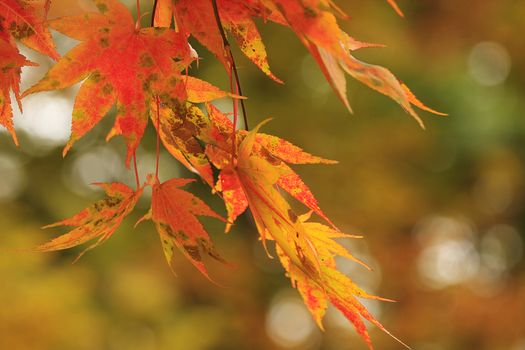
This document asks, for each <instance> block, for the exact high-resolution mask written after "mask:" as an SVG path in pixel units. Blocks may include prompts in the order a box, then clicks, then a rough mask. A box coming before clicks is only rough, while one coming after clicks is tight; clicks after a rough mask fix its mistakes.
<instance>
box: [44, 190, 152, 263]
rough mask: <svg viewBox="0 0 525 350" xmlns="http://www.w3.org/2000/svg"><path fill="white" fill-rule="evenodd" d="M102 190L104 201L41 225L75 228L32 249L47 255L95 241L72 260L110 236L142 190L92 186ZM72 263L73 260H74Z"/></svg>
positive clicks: (129, 210)
mask: <svg viewBox="0 0 525 350" xmlns="http://www.w3.org/2000/svg"><path fill="white" fill-rule="evenodd" d="M96 185H98V186H100V187H102V188H103V189H104V191H105V192H106V196H107V197H106V198H105V199H102V200H100V201H98V202H96V203H95V204H93V205H92V206H90V207H88V208H86V209H84V210H82V211H81V212H79V213H78V214H76V215H75V216H73V217H71V218H68V219H65V220H62V221H59V222H57V223H54V224H51V225H47V226H44V228H51V227H57V226H75V228H74V229H73V230H72V231H70V232H68V233H66V234H64V235H62V236H59V237H57V238H55V239H53V240H51V241H50V242H48V243H44V244H42V245H39V246H38V247H36V248H34V250H35V251H38V252H49V251H55V250H62V249H68V248H72V247H76V246H78V245H80V244H83V243H86V242H88V241H90V240H93V239H96V238H98V239H97V240H96V242H95V243H93V244H92V245H90V246H89V247H88V248H86V249H85V250H84V251H83V252H82V253H81V254H80V255H79V256H78V257H77V259H76V260H78V259H79V258H80V257H81V256H82V255H83V254H84V253H85V252H87V251H88V250H91V249H93V248H95V247H97V246H98V245H100V244H101V243H103V242H104V241H106V240H107V239H108V238H109V237H111V236H112V235H113V233H114V232H115V230H116V229H117V228H118V227H119V226H120V224H121V223H122V220H123V219H124V218H125V217H126V216H127V215H128V214H129V213H130V212H131V211H132V210H133V208H134V207H135V204H137V201H138V200H139V198H140V196H141V194H142V188H140V189H139V190H137V191H133V189H131V188H129V187H128V186H126V185H124V184H121V183H117V182H114V183H99V184H96ZM76 260H75V261H76Z"/></svg>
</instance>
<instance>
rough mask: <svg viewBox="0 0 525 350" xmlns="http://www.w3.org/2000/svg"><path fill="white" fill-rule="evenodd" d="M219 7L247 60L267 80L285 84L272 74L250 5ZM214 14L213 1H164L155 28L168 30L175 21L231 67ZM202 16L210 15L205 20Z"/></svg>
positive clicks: (227, 0) (230, 0)
mask: <svg viewBox="0 0 525 350" xmlns="http://www.w3.org/2000/svg"><path fill="white" fill-rule="evenodd" d="M217 7H218V12H219V16H220V19H221V22H222V24H223V25H224V29H225V30H226V31H227V32H229V33H230V34H231V35H232V36H233V38H234V39H235V41H236V42H237V44H238V45H239V48H240V49H241V51H242V52H243V53H244V54H245V55H246V57H247V58H248V59H249V60H251V61H252V62H253V63H254V64H255V65H257V66H258V67H259V68H260V69H261V70H262V71H263V72H264V73H265V74H266V75H267V76H269V77H270V78H272V79H273V80H275V81H276V82H279V83H282V81H281V80H280V79H278V78H277V77H276V76H275V75H274V74H273V73H272V72H271V70H270V66H269V64H268V56H267V53H266V48H265V46H264V43H263V41H262V38H261V35H260V33H259V31H258V29H257V26H256V24H255V22H254V21H253V19H252V15H253V9H252V8H251V7H250V5H248V4H246V2H245V1H236V0H222V1H221V0H219V1H217ZM213 12H214V10H213V6H212V2H211V1H210V0H178V1H176V2H175V3H173V2H172V1H169V0H161V1H159V2H158V3H157V9H156V13H155V26H159V27H169V26H170V24H171V19H172V18H173V17H175V19H176V25H177V28H178V29H180V30H182V31H185V32H188V33H190V34H191V35H192V36H193V37H195V38H196V39H197V40H198V41H199V42H200V43H201V44H202V45H204V46H205V47H207V48H208V49H209V50H210V51H211V52H212V53H213V54H214V55H215V56H216V57H217V58H218V59H219V60H220V61H221V62H222V63H223V64H224V65H225V66H226V67H229V65H230V62H229V58H228V57H229V56H228V53H227V50H226V48H225V46H224V44H225V43H224V40H223V38H222V36H221V34H220V29H219V28H218V26H217V21H216V19H215V17H214V16H213V15H212V14H213ZM203 13H207V14H210V15H207V16H203V15H202V14H203Z"/></svg>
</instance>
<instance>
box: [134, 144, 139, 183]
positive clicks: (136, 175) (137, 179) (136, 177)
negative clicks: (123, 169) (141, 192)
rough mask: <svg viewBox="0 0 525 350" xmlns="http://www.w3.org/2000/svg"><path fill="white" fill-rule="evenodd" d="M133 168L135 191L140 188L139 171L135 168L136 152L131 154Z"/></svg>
mask: <svg viewBox="0 0 525 350" xmlns="http://www.w3.org/2000/svg"><path fill="white" fill-rule="evenodd" d="M133 168H135V182H136V184H137V190H138V189H139V188H140V179H139V169H138V167H137V152H136V151H135V152H133Z"/></svg>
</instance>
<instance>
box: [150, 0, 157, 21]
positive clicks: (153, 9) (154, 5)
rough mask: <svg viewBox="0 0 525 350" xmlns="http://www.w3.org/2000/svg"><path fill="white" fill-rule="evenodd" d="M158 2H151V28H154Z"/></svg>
mask: <svg viewBox="0 0 525 350" xmlns="http://www.w3.org/2000/svg"><path fill="white" fill-rule="evenodd" d="M157 5H158V0H153V8H152V9H151V26H152V27H155V14H156V13H157Z"/></svg>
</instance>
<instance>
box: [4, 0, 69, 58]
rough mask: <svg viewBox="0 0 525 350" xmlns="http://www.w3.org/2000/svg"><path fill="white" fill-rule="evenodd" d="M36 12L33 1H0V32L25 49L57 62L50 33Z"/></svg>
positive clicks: (57, 56)
mask: <svg viewBox="0 0 525 350" xmlns="http://www.w3.org/2000/svg"><path fill="white" fill-rule="evenodd" d="M41 7H42V10H43V9H44V8H43V6H41ZM38 10H39V9H38V7H37V5H35V3H34V1H29V0H0V32H3V31H5V32H8V33H9V34H10V35H11V36H12V38H13V39H16V40H20V41H21V42H22V43H23V44H24V45H26V46H27V47H30V48H32V49H33V50H36V51H38V52H40V53H42V54H44V55H48V56H49V57H51V58H53V59H54V60H58V58H59V57H60V56H59V55H58V53H57V52H56V50H55V45H54V43H53V39H52V38H51V33H50V32H49V29H48V28H47V26H46V24H45V18H43V17H42V16H40V15H38Z"/></svg>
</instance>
